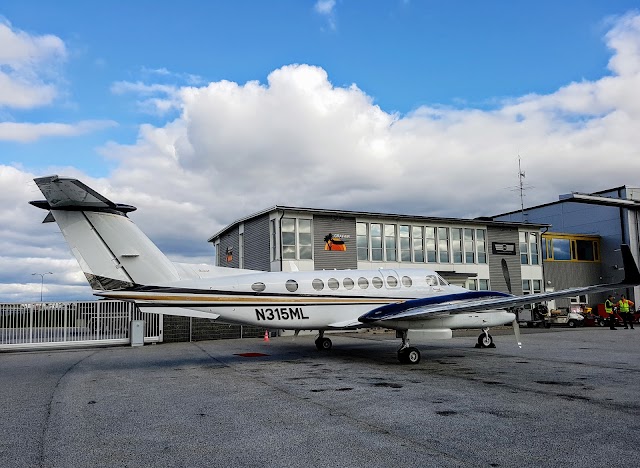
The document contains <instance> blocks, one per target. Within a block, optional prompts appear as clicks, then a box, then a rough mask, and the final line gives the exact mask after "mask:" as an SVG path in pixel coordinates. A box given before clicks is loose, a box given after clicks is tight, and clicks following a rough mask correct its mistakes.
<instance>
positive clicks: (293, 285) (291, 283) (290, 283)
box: [285, 280, 298, 292]
mask: <svg viewBox="0 0 640 468" xmlns="http://www.w3.org/2000/svg"><path fill="white" fill-rule="evenodd" d="M285 287H286V288H287V291H289V292H296V291H297V290H298V283H297V282H296V281H295V280H287V283H286V284H285Z"/></svg>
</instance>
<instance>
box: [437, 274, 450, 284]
mask: <svg viewBox="0 0 640 468" xmlns="http://www.w3.org/2000/svg"><path fill="white" fill-rule="evenodd" d="M438 281H440V286H449V283H447V280H446V279H444V278H443V277H442V276H440V275H438Z"/></svg>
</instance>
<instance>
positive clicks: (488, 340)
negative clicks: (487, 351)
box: [478, 333, 495, 348]
mask: <svg viewBox="0 0 640 468" xmlns="http://www.w3.org/2000/svg"><path fill="white" fill-rule="evenodd" d="M478 344H479V345H480V347H481V348H492V347H495V345H494V344H493V337H492V336H491V335H490V334H488V333H480V336H479V337H478Z"/></svg>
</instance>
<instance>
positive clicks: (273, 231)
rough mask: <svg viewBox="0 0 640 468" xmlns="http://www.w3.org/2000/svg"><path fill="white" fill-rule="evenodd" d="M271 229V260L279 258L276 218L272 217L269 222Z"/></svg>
mask: <svg viewBox="0 0 640 468" xmlns="http://www.w3.org/2000/svg"><path fill="white" fill-rule="evenodd" d="M269 226H270V229H271V261H273V260H276V259H277V258H278V254H277V252H278V245H277V243H276V220H275V219H272V220H271V222H270V223H269Z"/></svg>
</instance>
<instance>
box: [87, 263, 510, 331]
mask: <svg viewBox="0 0 640 468" xmlns="http://www.w3.org/2000/svg"><path fill="white" fill-rule="evenodd" d="M471 293H472V292H471V291H469V290H467V289H465V288H462V287H460V286H455V285H450V284H448V283H447V282H446V281H445V280H444V279H443V278H442V277H441V276H440V275H438V274H437V273H436V272H434V271H433V270H428V269H379V270H323V271H309V272H256V273H249V274H241V275H233V276H226V277H216V278H204V279H198V280H186V281H179V282H175V283H171V284H166V285H159V286H145V287H141V288H132V289H129V290H124V291H106V292H100V293H98V294H99V295H101V296H104V297H109V298H113V299H124V300H134V301H136V302H137V303H138V304H139V305H141V306H145V307H176V308H183V309H189V310H195V311H198V312H200V313H202V314H204V315H202V316H210V318H215V319H218V320H219V321H222V322H229V323H239V324H244V325H254V326H262V327H265V328H278V329H291V330H308V329H331V328H349V327H358V326H363V325H364V324H363V323H362V322H360V321H359V320H358V318H359V317H361V316H362V315H364V314H366V313H368V312H370V311H371V310H373V309H376V308H378V307H381V306H384V305H387V304H391V303H399V302H404V301H406V300H411V299H417V298H432V299H433V301H434V302H447V301H450V300H451V297H452V295H456V296H460V295H463V296H464V295H465V294H471ZM513 320H514V316H513V314H511V313H507V312H504V311H495V312H483V313H478V312H474V313H468V314H442V316H440V317H437V318H433V319H431V320H429V321H408V320H401V321H397V322H393V321H389V320H387V321H385V323H384V326H385V327H386V328H397V329H409V328H413V329H441V328H450V329H457V328H483V327H490V326H497V325H503V324H505V323H511V322H512V321H513ZM372 325H373V326H375V325H376V324H375V323H369V324H368V326H372Z"/></svg>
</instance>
